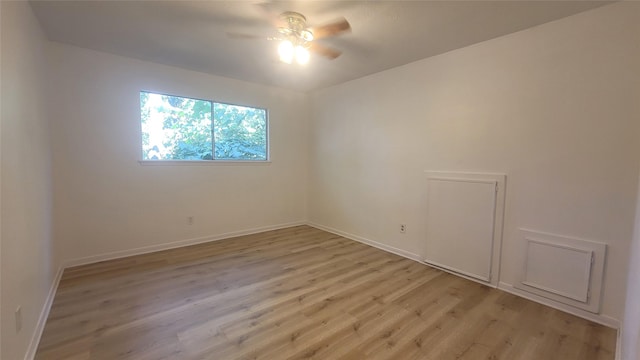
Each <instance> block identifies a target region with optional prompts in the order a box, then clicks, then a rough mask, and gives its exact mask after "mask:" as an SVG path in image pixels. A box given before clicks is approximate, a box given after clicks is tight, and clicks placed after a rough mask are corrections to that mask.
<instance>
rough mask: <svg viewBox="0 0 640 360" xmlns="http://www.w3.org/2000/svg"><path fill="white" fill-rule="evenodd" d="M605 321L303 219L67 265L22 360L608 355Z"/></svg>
mask: <svg viewBox="0 0 640 360" xmlns="http://www.w3.org/2000/svg"><path fill="white" fill-rule="evenodd" d="M615 342H616V334H615V331H614V330H613V329H609V328H606V327H604V326H601V325H598V324H594V323H591V322H589V321H587V320H584V319H580V318H577V317H575V316H572V315H569V314H566V313H562V312H560V311H557V310H554V309H551V308H549V307H546V306H543V305H540V304H537V303H533V302H531V301H528V300H526V299H523V298H520V297H516V296H514V295H511V294H507V293H504V292H502V291H499V290H496V289H490V288H488V287H486V286H483V285H480V284H477V283H475V282H471V281H468V280H465V279H462V278H460V277H456V276H453V275H450V274H447V273H445V272H442V271H440V270H437V269H433V268H431V267H429V266H427V265H423V264H420V263H417V262H414V261H411V260H407V259H405V258H402V257H399V256H396V255H393V254H390V253H386V252H384V251H381V250H379V249H376V248H373V247H370V246H367V245H364V244H361V243H358V242H355V241H351V240H348V239H345V238H343V237H341V236H338V235H335V234H331V233H327V232H324V231H321V230H318V229H315V228H312V227H309V226H296V227H291V228H286V229H279V230H274V231H269V232H264V233H259V234H252V235H247V236H240V237H236V238H231V239H225V240H220V241H215V242H210V243H205V244H199V245H194V246H189V247H183V248H177V249H171V250H165V251H159V252H156V253H151V254H145V255H139V256H133V257H129V258H123V259H116V260H110V261H103V262H100V263H96V264H89V265H83V266H78V267H74V268H70V269H67V270H66V271H65V272H64V274H63V278H62V280H61V282H60V286H59V288H58V292H57V294H56V298H55V299H54V303H53V306H52V308H51V312H50V314H49V318H48V320H47V323H46V326H45V329H44V332H43V336H42V338H41V341H40V344H39V347H38V351H37V353H36V357H35V358H36V359H46V360H58V359H59V360H112V359H122V360H128V359H135V360H160V359H171V360H180V359H185V360H203V359H215V360H227V359H229V360H236V359H269V360H274V359H275V360H279V359H283V360H284V359H291V360H293V359H372V360H377V359H394V360H396V359H401V360H404V359H407V360H410V359H437V360H448V359H467V360H473V359H493V360H496V359H507V360H511V359H519V360H520V359H563V360H573V359H579V360H583V359H585V360H589V359H594V360H611V359H614V351H615V345H616V344H615Z"/></svg>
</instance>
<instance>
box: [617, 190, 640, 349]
mask: <svg viewBox="0 0 640 360" xmlns="http://www.w3.org/2000/svg"><path fill="white" fill-rule="evenodd" d="M639 183H640V181H639ZM637 199H638V200H637V205H636V220H635V229H634V232H633V241H632V244H631V251H630V256H629V275H628V278H627V301H626V306H625V311H624V320H623V322H622V332H621V335H622V356H621V357H620V359H622V360H640V188H639V189H638V198H637Z"/></svg>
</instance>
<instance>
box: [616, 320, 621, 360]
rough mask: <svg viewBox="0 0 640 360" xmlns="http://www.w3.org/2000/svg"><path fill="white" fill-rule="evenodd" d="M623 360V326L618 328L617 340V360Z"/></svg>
mask: <svg viewBox="0 0 640 360" xmlns="http://www.w3.org/2000/svg"><path fill="white" fill-rule="evenodd" d="M615 360H622V326H620V328H618V337H617V338H616V358H615Z"/></svg>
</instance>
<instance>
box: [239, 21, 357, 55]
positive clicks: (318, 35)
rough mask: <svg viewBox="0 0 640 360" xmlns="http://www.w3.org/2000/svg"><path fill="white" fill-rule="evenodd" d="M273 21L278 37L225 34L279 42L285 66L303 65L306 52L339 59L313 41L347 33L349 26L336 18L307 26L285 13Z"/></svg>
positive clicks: (305, 23)
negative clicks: (328, 21) (292, 64)
mask: <svg viewBox="0 0 640 360" xmlns="http://www.w3.org/2000/svg"><path fill="white" fill-rule="evenodd" d="M273 20H274V21H273V24H274V25H275V26H276V29H277V32H278V36H275V37H266V38H265V37H261V36H256V35H247V34H240V33H229V32H227V36H229V37H230V38H236V39H238V38H239V39H266V40H275V41H280V44H279V45H278V55H279V57H280V60H281V61H282V62H285V63H287V64H291V63H293V61H294V60H295V61H296V62H297V63H298V64H301V65H304V64H306V63H307V62H308V61H309V58H310V52H313V53H316V54H318V55H321V56H324V57H327V58H329V59H332V60H333V59H335V58H337V57H338V56H340V55H341V54H342V52H341V51H339V50H336V49H334V48H331V47H327V46H324V45H321V44H319V43H317V42H316V40H318V39H324V38H328V37H332V36H337V35H339V34H341V33H344V32H347V31H350V30H351V25H350V24H349V22H348V21H347V20H346V19H345V18H340V19H338V20H336V21H333V22H331V23H329V24H325V25H322V26H317V27H310V26H308V25H307V18H306V17H305V16H304V15H302V14H300V13H298V12H295V11H285V12H283V13H281V14H280V15H278V16H277V17H275V18H274V19H273Z"/></svg>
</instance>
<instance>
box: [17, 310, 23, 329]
mask: <svg viewBox="0 0 640 360" xmlns="http://www.w3.org/2000/svg"><path fill="white" fill-rule="evenodd" d="M20 330H22V306H18V308H17V309H16V333H19V332H20Z"/></svg>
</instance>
